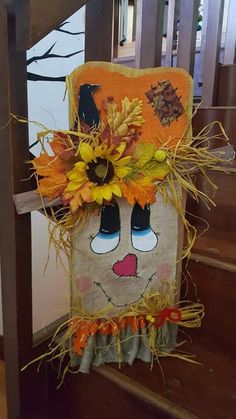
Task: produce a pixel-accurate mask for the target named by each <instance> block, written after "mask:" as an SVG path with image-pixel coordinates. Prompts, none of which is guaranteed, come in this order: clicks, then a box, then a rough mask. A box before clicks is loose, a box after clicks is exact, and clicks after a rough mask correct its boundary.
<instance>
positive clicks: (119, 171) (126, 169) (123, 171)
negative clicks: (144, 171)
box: [115, 166, 132, 178]
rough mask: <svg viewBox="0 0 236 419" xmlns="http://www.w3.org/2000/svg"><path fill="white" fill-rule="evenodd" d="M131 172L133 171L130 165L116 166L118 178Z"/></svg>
mask: <svg viewBox="0 0 236 419" xmlns="http://www.w3.org/2000/svg"><path fill="white" fill-rule="evenodd" d="M131 172H132V169H131V168H130V167H126V166H124V167H123V166H121V167H115V174H116V176H117V177H118V178H123V177H125V176H127V175H129V174H130V173H131Z"/></svg>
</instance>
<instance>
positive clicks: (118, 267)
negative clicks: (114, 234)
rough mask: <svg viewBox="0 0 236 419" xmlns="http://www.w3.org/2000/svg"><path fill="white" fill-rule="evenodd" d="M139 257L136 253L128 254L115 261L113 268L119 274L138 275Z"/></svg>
mask: <svg viewBox="0 0 236 419" xmlns="http://www.w3.org/2000/svg"><path fill="white" fill-rule="evenodd" d="M137 265H138V259H137V256H136V255H133V254H130V253H129V254H128V255H126V256H125V257H124V259H122V260H118V261H117V262H115V263H114V265H113V267H112V270H113V272H114V274H116V275H117V276H119V277H121V276H137Z"/></svg>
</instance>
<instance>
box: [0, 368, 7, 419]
mask: <svg viewBox="0 0 236 419" xmlns="http://www.w3.org/2000/svg"><path fill="white" fill-rule="evenodd" d="M6 412H7V411H6V394H5V372H4V363H3V361H1V360H0V419H6V417H7V413H6Z"/></svg>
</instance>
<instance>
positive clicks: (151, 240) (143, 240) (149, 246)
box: [131, 227, 158, 252]
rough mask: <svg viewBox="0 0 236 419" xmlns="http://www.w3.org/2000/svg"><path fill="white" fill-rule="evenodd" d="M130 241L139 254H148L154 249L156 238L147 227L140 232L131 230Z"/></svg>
mask: <svg viewBox="0 0 236 419" xmlns="http://www.w3.org/2000/svg"><path fill="white" fill-rule="evenodd" d="M131 241H132V246H133V248H134V249H136V250H139V251H140V252H150V251H151V250H153V249H154V248H155V247H156V245H157V243H158V238H157V235H156V234H155V233H154V231H153V230H152V229H151V227H149V228H147V229H146V230H142V231H134V230H131Z"/></svg>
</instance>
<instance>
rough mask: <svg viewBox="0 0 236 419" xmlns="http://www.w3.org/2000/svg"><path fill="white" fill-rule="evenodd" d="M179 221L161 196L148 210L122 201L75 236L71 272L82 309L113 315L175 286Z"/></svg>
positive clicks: (172, 209) (108, 207)
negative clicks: (146, 295)
mask: <svg viewBox="0 0 236 419" xmlns="http://www.w3.org/2000/svg"><path fill="white" fill-rule="evenodd" d="M177 237H178V216H177V213H176V211H175V209H174V208H173V207H171V206H169V205H165V204H164V203H163V201H162V199H161V197H160V196H159V195H157V199H156V203H155V204H153V205H151V206H150V207H149V206H148V205H146V206H145V208H144V209H142V208H141V207H139V206H137V205H135V206H134V207H132V206H130V205H129V204H128V203H127V202H125V201H124V200H118V201H117V202H112V203H111V204H110V205H109V206H106V207H102V209H101V212H100V214H99V215H91V217H90V220H89V222H88V224H87V225H86V226H85V227H84V229H83V231H79V232H78V235H77V234H76V233H75V235H74V247H73V271H74V283H75V288H76V290H77V292H75V295H76V294H77V293H79V294H80V295H81V294H82V296H83V300H84V307H85V309H86V310H88V311H90V312H98V311H101V310H103V309H104V308H105V307H108V310H109V315H115V314H116V312H117V311H119V310H120V309H122V308H125V307H127V306H128V305H129V304H132V303H136V302H138V301H139V300H141V299H142V298H143V295H144V293H145V292H148V291H151V290H152V291H156V290H158V288H159V286H160V285H161V283H162V281H163V280H166V279H168V280H169V281H173V282H174V281H175V276H176V258H177Z"/></svg>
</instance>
